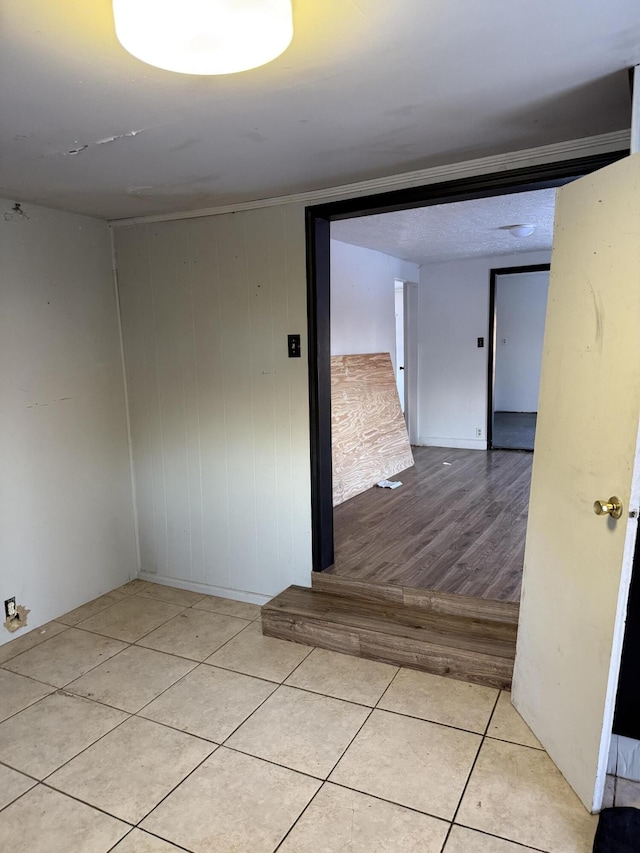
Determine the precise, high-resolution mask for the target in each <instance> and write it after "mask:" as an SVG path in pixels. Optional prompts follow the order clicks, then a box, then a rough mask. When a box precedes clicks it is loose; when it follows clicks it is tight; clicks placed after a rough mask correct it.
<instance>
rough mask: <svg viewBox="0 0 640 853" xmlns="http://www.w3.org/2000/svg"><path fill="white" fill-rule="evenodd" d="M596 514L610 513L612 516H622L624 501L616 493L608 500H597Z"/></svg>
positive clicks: (594, 508)
mask: <svg viewBox="0 0 640 853" xmlns="http://www.w3.org/2000/svg"><path fill="white" fill-rule="evenodd" d="M593 511H594V512H595V514H596V515H610V516H611V518H620V517H621V515H622V503H621V501H620V498H617V497H616V496H615V495H614V496H613V497H612V498H609V500H608V501H596V502H595V503H594V505H593Z"/></svg>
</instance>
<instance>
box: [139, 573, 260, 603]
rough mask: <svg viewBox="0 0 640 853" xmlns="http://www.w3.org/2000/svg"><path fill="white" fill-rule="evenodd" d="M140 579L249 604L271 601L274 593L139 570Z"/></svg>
mask: <svg viewBox="0 0 640 853" xmlns="http://www.w3.org/2000/svg"><path fill="white" fill-rule="evenodd" d="M137 576H138V577H139V578H140V580H143V581H149V582H150V583H158V584H161V585H162V586H173V587H175V588H176V589H186V590H188V591H189V592H201V593H202V594H203V595H218V596H220V597H221V598H231V599H232V600H233V601H244V602H246V603H247V604H260V605H262V604H266V603H267V601H270V600H271V599H272V598H273V596H272V595H263V594H262V593H260V592H247V591H246V590H242V589H228V588H227V587H224V586H214V585H213V584H207V583H197V582H194V581H187V580H184V579H183V578H168V577H164V576H158V575H156V574H154V573H153V572H138V575H137Z"/></svg>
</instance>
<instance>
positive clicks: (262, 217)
mask: <svg viewBox="0 0 640 853" xmlns="http://www.w3.org/2000/svg"><path fill="white" fill-rule="evenodd" d="M115 239H116V258H117V270H118V282H119V292H120V300H121V315H122V326H123V336H124V348H125V362H126V372H127V383H128V393H129V404H130V411H131V429H132V440H133V457H134V469H135V485H136V494H137V511H138V523H139V531H140V547H141V561H142V570H143V572H148V573H155V574H157V576H158V577H165V578H172V579H176V580H180V581H184V582H188V583H191V584H198V585H206V586H210V587H216V588H218V589H221V590H235V591H240V592H245V593H255V594H259V595H272V594H274V593H277V592H279V591H281V590H282V589H284V588H285V587H286V586H288V585H289V584H291V583H301V584H309V582H310V574H309V573H310V570H311V530H310V527H311V521H310V485H309V438H308V436H309V424H308V383H307V359H306V355H307V353H306V345H305V344H306V284H305V254H304V251H305V250H304V247H305V241H304V211H303V209H302V207H301V206H299V205H288V206H281V207H273V208H267V209H264V210H256V211H249V212H245V213H236V214H226V215H222V216H213V217H208V218H201V219H190V220H183V221H177V222H165V223H159V224H147V225H141V226H127V227H121V228H118V229H116V230H115ZM289 333H300V334H301V335H302V339H303V357H302V358H300V359H289V358H288V356H287V334H289Z"/></svg>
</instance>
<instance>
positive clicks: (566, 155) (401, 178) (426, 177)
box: [109, 130, 631, 228]
mask: <svg viewBox="0 0 640 853" xmlns="http://www.w3.org/2000/svg"><path fill="white" fill-rule="evenodd" d="M630 138H631V136H630V131H629V130H617V131H614V132H613V133H603V134H600V135H599V136H589V137H586V138H583V139H572V140H568V141H567V142H556V143H554V144H553V145H543V146H541V147H539V148H524V149H522V150H521V151H511V152H509V153H508V154H496V155H493V156H491V157H482V158H479V159H476V160H463V161H462V162H460V163H448V164H446V165H443V166H434V167H432V168H430V169H418V170H416V171H414V172H404V173H402V174H399V175H387V176H385V177H382V178H373V179H372V180H369V181H358V182H356V183H352V184H342V185H341V186H338V187H327V188H326V189H319V190H310V191H308V192H303V193H293V194H291V195H284V196H276V197H273V198H261V199H255V200H253V201H242V202H236V203H233V204H224V205H219V206H217V207H203V208H198V209H196V210H183V211H178V212H176V213H158V214H152V215H150V216H133V217H131V218H128V219H112V220H110V221H109V225H110V226H111V227H112V228H121V227H122V226H124V225H144V224H146V223H150V222H169V221H172V220H178V219H196V218H199V217H203V216H220V215H221V214H223V213H239V212H241V211H244V210H258V209H260V208H263V207H276V206H278V205H282V204H316V203H317V202H321V201H337V200H339V199H342V198H354V197H356V196H359V195H372V194H374V193H376V192H385V191H389V190H400V189H405V188H407V187H416V186H420V185H422V184H434V183H438V182H441V181H449V180H455V179H456V178H464V177H470V176H475V175H483V174H491V173H495V172H503V171H509V170H511V169H517V168H523V167H525V166H536V165H539V164H541V163H549V162H550V163H554V162H559V161H561V160H572V159H577V158H579V157H586V156H589V155H596V154H605V153H607V152H610V151H621V150H623V149H625V148H629V143H630Z"/></svg>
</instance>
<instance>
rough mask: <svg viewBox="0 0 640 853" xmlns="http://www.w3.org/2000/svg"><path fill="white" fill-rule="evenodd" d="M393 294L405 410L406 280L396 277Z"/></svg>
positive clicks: (400, 390)
mask: <svg viewBox="0 0 640 853" xmlns="http://www.w3.org/2000/svg"><path fill="white" fill-rule="evenodd" d="M393 295H394V297H395V304H396V385H397V386H398V397H399V398H400V408H401V409H402V411H403V412H404V282H402V281H399V280H398V279H396V284H395V289H394V292H393Z"/></svg>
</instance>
